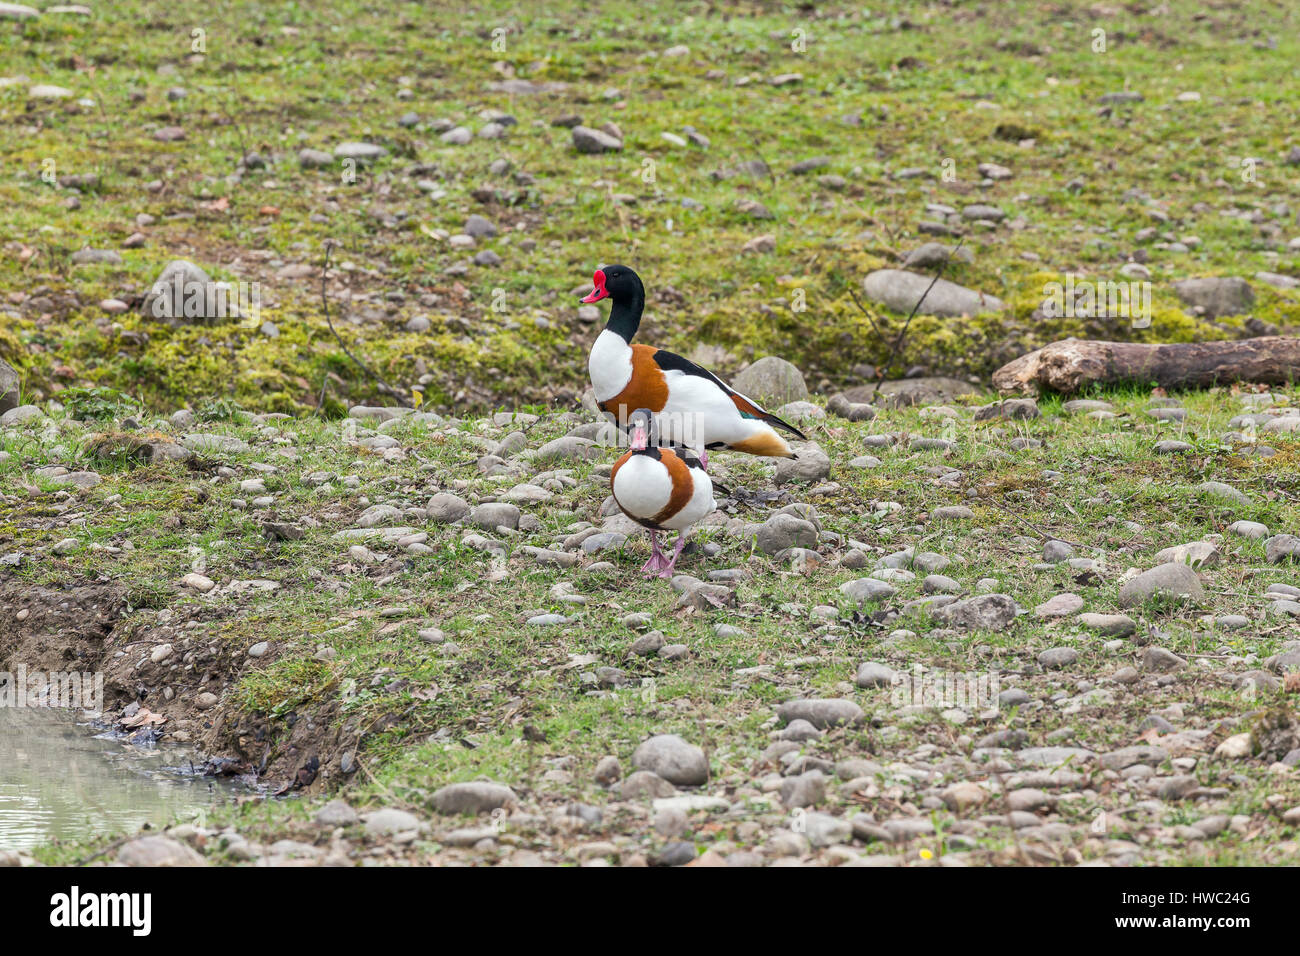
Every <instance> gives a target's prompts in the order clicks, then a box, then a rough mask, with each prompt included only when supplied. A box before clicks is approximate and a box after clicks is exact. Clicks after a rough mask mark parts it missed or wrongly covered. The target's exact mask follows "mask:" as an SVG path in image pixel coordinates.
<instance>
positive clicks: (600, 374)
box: [582, 266, 807, 467]
mask: <svg viewBox="0 0 1300 956" xmlns="http://www.w3.org/2000/svg"><path fill="white" fill-rule="evenodd" d="M592 284H593V285H594V286H595V288H593V289H592V291H591V292H590V293H589V294H588V295H587V296H585V297H584V298H583V299H582V301H583V302H599V301H600V300H601V299H606V298H607V299H609V300H610V301H611V302H612V306H611V308H610V310H609V322H608V323H607V324H606V325H605V329H604V331H603V332H601V333H600V335H599V336H598V337H597V338H596V344H595V345H594V346H592V349H591V357H590V359H589V360H588V363H587V367H588V370H589V371H590V373H591V385H592V388H593V389H594V390H595V393H596V403H597V404H598V405H599V406H600V409H601V411H604V412H606V413H608V414H610V415H613V416H614V418H615V420H616V421H617V422H618V423H619V426H620V427H621V428H624V429H626V427H627V425H626V423H627V420H628V417H629V416H630V415H631V414H632V412H633V411H635V410H636V409H640V408H647V409H649V410H650V411H651V412H653V413H654V418H655V424H656V425H657V426H658V429H659V434H660V436H661V438H662V439H663V440H664V441H666V442H667V443H669V444H675V445H685V446H687V447H690V448H694V449H696V450H697V451H698V452H699V455H700V458H701V460H702V462H703V464H704V465H705V466H706V467H707V465H708V463H709V458H708V453H709V451H710V450H712V449H715V448H725V449H727V450H729V451H740V452H745V453H746V454H750V455H763V456H767V457H772V458H794V457H796V456H795V454H794V452H792V451H791V450H790V446H789V445H788V444H786V441H785V439H784V438H782V437H781V436H780V435H779V434H778V433H777V432H776V430H775V429H774V428H773V427H772V426H774V425H775V426H776V428H781V429H784V430H785V431H787V432H789V433H790V434H792V435H794V436H795V437H796V438H798V439H799V440H800V441H807V439H806V438H805V436H804V434H803V433H802V432H800V431H799V429H797V428H795V427H794V426H793V425H791V424H789V423H788V422H784V421H782V420H781V419H780V418H777V417H776V416H775V415H773V414H772V413H771V412H769V411H767V409H765V408H763V407H762V406H761V405H759V404H758V402H756V401H754V400H753V399H751V398H747V397H745V396H744V395H741V394H740V393H739V392H737V391H736V390H735V389H733V388H732V387H731V386H729V385H728V384H727V383H726V382H724V381H722V379H720V378H718V376H716V375H714V374H713V373H712V372H710V371H709V370H708V369H704V368H701V367H700V366H698V365H696V364H695V363H694V362H692V361H690V360H689V359H684V358H682V357H681V356H680V355H674V354H673V353H672V352H667V351H665V350H664V349H657V348H655V347H653V346H650V345H633V344H632V337H633V336H634V335H636V330H637V327H638V326H639V325H640V324H641V311H642V309H643V308H644V307H645V287H644V286H642V285H641V279H640V277H639V276H638V275H637V274H636V273H635V272H633V271H632V270H631V269H629V268H628V267H627V266H606V267H605V268H604V269H598V270H596V274H595V276H593V277H592Z"/></svg>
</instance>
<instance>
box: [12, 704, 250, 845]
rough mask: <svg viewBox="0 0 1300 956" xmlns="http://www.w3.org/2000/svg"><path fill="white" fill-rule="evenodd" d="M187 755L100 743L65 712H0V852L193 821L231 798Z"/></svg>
mask: <svg viewBox="0 0 1300 956" xmlns="http://www.w3.org/2000/svg"><path fill="white" fill-rule="evenodd" d="M188 765H189V760H188V756H187V755H186V754H185V753H184V752H183V751H180V750H177V749H175V748H159V749H157V750H143V749H141V748H137V747H131V746H129V745H124V744H123V743H122V742H120V741H116V740H100V739H97V738H95V737H94V736H93V735H92V732H91V731H90V730H89V729H88V728H87V727H85V726H83V725H79V724H78V723H77V719H76V716H75V715H74V714H73V713H72V712H70V711H68V710H58V709H48V710H47V709H40V708H26V707H0V850H5V849H22V848H27V847H32V846H38V845H40V844H43V843H48V842H50V841H52V840H70V839H85V838H87V837H92V836H95V835H97V834H102V833H115V834H116V833H132V832H134V831H136V830H137V829H139V827H140V826H142V825H143V824H145V823H152V824H154V825H155V826H161V825H166V824H169V823H173V822H176V821H177V820H184V819H194V818H195V817H196V816H197V815H199V814H200V813H201V812H202V811H204V810H206V809H208V808H210V807H212V806H214V805H216V804H217V803H220V802H222V801H225V800H229V799H231V797H232V794H233V792H234V791H233V789H232V788H231V787H229V786H228V785H226V784H223V783H218V782H217V781H214V780H212V779H209V778H205V777H197V776H189V775H188V774H186V773H181V772H177V768H188Z"/></svg>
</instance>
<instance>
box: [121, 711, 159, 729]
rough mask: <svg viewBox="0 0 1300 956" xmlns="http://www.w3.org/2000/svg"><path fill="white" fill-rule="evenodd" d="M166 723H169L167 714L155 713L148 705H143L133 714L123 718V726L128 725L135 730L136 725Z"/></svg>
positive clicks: (154, 725) (155, 725) (152, 725)
mask: <svg viewBox="0 0 1300 956" xmlns="http://www.w3.org/2000/svg"><path fill="white" fill-rule="evenodd" d="M165 723H167V718H166V717H165V716H163V715H162V714H155V713H154V712H153V711H152V710H150V709H149V708H148V707H141V708H140V709H139V710H137V711H136V712H135V714H134V715H133V716H131V717H124V718H123V719H122V726H123V727H126V728H127V729H128V730H134V729H135V728H136V727H144V726H150V727H161V726H162V725H163V724H165Z"/></svg>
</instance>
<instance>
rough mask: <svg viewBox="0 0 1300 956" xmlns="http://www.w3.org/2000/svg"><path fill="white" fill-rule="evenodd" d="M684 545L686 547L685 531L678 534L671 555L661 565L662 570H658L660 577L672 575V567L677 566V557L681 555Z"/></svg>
mask: <svg viewBox="0 0 1300 956" xmlns="http://www.w3.org/2000/svg"><path fill="white" fill-rule="evenodd" d="M684 547H686V535H685V533H683V534H681V535H678V537H677V547H675V548H673V556H672V557H671V558H669V559H668V562H667V563H666V564H665V565H663V570H662V571H660V572H659V576H660V577H661V578H671V577H672V576H673V568H675V567H677V559H678V558H679V557H681V554H682V548H684Z"/></svg>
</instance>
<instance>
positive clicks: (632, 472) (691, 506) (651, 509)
mask: <svg viewBox="0 0 1300 956" xmlns="http://www.w3.org/2000/svg"><path fill="white" fill-rule="evenodd" d="M691 478H692V479H693V485H694V487H693V490H692V492H691V497H690V500H688V501H687V502H686V504H685V506H683V507H682V510H681V511H679V512H677V514H675V515H673V516H672V517H671V518H666V519H665V520H663V521H661V522H659V526H660V527H662V528H667V529H669V530H671V531H684V530H686V529H687V528H689V527H691V525H693V524H695V523H696V522H697V521H699V520H700V519H701V518H703V517H705V516H706V515H709V514H712V513H713V511H714V510H716V508H717V503H716V502H715V501H714V500H713V482H712V481H711V480H710V479H709V476H708V475H707V474H706V473H705V472H704V471H702V470H701V469H699V468H692V469H691ZM611 490H612V491H613V493H614V500H615V501H616V502H618V505H619V507H620V508H622V509H623V510H624V511H626V512H627V513H628V514H630V515H632V516H633V517H636V518H644V519H645V520H647V521H649V520H651V519H653V518H654V517H655V515H657V514H659V512H661V511H663V510H664V508H666V507H668V502H669V500H670V499H671V498H672V496H673V481H672V477H671V475H669V473H668V469H667V468H666V467H665V466H664V464H663V462H660V461H656V460H655V459H653V458H651V457H649V456H647V455H633V456H632V457H631V458H629V459H628V460H627V461H626V462H625V463H624V464H623V465H622V466H621V467H620V468H619V469H618V471H617V472H615V474H614V482H613V486H612V489H611Z"/></svg>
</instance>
